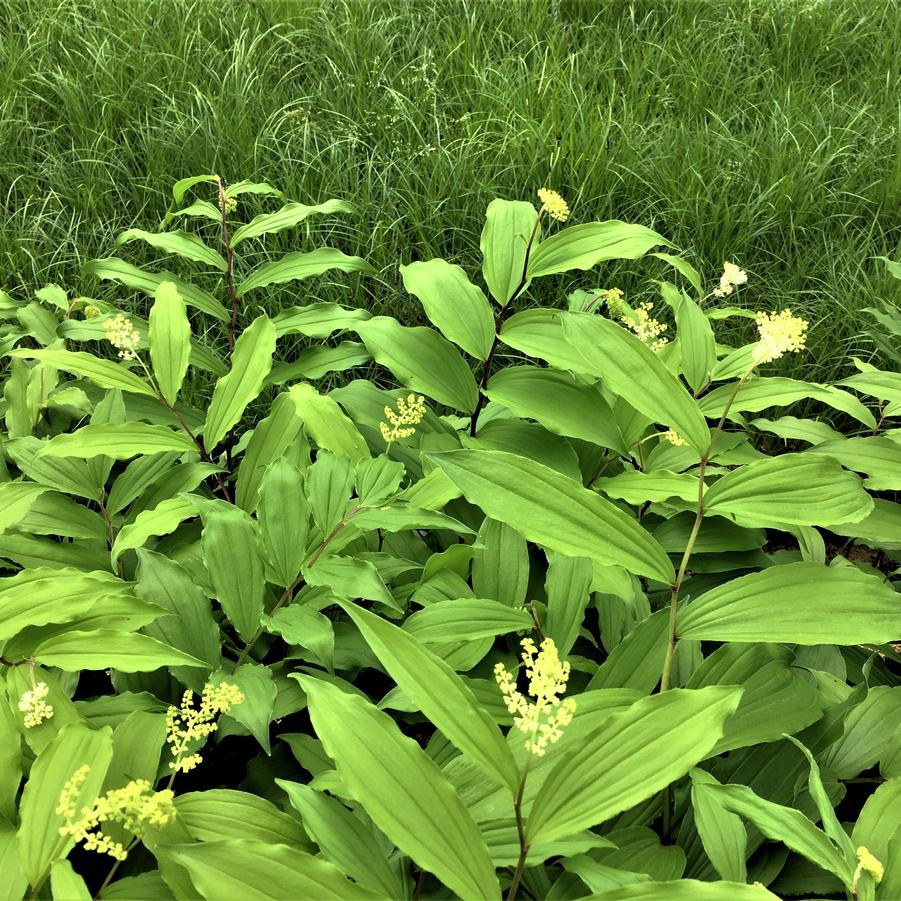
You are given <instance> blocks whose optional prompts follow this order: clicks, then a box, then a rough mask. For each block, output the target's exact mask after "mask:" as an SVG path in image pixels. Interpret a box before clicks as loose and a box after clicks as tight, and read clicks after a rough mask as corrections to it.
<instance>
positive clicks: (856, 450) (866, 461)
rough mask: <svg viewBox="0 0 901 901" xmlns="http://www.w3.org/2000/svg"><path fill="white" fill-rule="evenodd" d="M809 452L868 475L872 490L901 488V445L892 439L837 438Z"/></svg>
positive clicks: (867, 482) (873, 437)
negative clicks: (827, 457)
mask: <svg viewBox="0 0 901 901" xmlns="http://www.w3.org/2000/svg"><path fill="white" fill-rule="evenodd" d="M807 453H816V454H826V455H827V456H829V457H832V458H833V459H835V460H838V462H839V463H841V464H842V466H846V467H847V468H848V469H853V470H854V471H855V472H862V473H865V474H866V475H867V476H869V478H868V479H867V481H866V486H867V488H868V489H869V490H870V491H897V490H899V489H901V444H899V443H898V442H897V441H892V439H891V438H881V437H877V436H874V435H871V436H869V437H866V438H863V437H861V438H835V439H832V440H831V441H824V442H823V443H822V444H818V445H817V446H816V447H815V448H814V449H813V451H808V452H807ZM833 521H835V520H833Z"/></svg>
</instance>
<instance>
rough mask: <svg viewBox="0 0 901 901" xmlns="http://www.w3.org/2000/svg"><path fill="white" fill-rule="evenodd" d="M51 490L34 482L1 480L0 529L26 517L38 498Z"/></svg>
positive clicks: (4, 528) (6, 527) (9, 526)
mask: <svg viewBox="0 0 901 901" xmlns="http://www.w3.org/2000/svg"><path fill="white" fill-rule="evenodd" d="M49 490H50V489H49V488H48V487H46V486H44V485H37V484H36V483H34V482H0V530H2V531H5V530H6V529H9V528H11V527H12V526H14V525H16V523H18V522H21V521H22V520H23V519H25V517H26V516H27V515H28V513H29V511H30V510H31V508H32V507H33V506H34V505H35V502H36V501H37V499H38V498H39V497H41V496H42V495H43V494H45V493H46V492H47V491H49Z"/></svg>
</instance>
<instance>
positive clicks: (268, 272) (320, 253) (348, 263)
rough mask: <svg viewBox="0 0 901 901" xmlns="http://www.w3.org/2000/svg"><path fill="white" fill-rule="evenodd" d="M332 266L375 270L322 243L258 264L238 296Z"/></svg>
mask: <svg viewBox="0 0 901 901" xmlns="http://www.w3.org/2000/svg"><path fill="white" fill-rule="evenodd" d="M329 269H339V270H340V271H341V272H366V273H368V274H369V275H374V274H375V269H373V268H372V266H370V265H369V263H367V262H366V260H364V259H362V258H361V257H351V256H348V255H347V254H346V253H342V252H341V251H340V250H336V249H335V248H334V247H320V248H319V249H318V250H311V251H309V252H308V253H301V252H296V253H287V254H285V255H284V256H283V257H282V258H281V259H279V260H273V261H272V262H271V263H263V265H262V266H258V267H257V268H256V269H254V270H253V271H252V272H251V273H250V275H248V276H247V278H245V279H244V281H243V282H241V284H240V285H238V297H243V296H244V295H245V294H246V293H247V292H248V291H254V290H256V289H257V288H265V287H266V286H267V285H282V284H284V283H285V282H296V281H301V280H302V279H305V278H312V277H313V276H314V275H322V273H323V272H328V271H329Z"/></svg>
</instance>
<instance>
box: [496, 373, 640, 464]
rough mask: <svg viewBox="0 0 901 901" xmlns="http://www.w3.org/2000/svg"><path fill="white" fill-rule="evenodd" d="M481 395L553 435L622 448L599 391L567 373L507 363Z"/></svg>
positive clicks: (614, 421) (612, 420)
mask: <svg viewBox="0 0 901 901" xmlns="http://www.w3.org/2000/svg"><path fill="white" fill-rule="evenodd" d="M485 395H486V397H488V399H489V400H493V401H494V402H495V403H499V404H502V405H503V406H505V407H507V408H508V409H509V410H511V411H512V412H513V413H515V414H516V415H517V416H522V417H525V418H528V419H534V420H535V421H536V422H539V423H541V425H543V426H544V427H545V428H546V429H547V430H548V431H550V432H553V433H554V434H555V435H564V436H565V437H569V438H581V439H583V440H584V441H590V442H592V443H593V444H597V445H600V446H601V447H610V448H614V449H615V450H618V451H621V452H622V453H625V451H626V447H625V444H624V443H623V438H622V435H621V434H620V431H619V427H618V426H617V424H616V418H615V416H614V414H613V411H612V410H611V409H610V405H609V404H608V403H607V401H605V400H604V397H603V395H602V394H601V392H600V391H599V390H598V388H597V387H595V386H594V385H586V384H584V383H582V382H579V381H577V380H576V379H575V378H573V376H572V375H571V374H570V373H567V372H559V371H557V370H554V369H541V368H539V367H537V366H507V367H506V368H504V369H502V370H500V372H498V373H497V374H496V375H494V376H492V377H491V379H490V381H489V382H488V386H487V388H486V390H485Z"/></svg>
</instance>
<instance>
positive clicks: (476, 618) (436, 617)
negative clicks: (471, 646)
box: [404, 598, 533, 644]
mask: <svg viewBox="0 0 901 901" xmlns="http://www.w3.org/2000/svg"><path fill="white" fill-rule="evenodd" d="M532 625H533V621H532V615H531V614H530V613H529V612H528V611H527V610H524V609H523V608H522V607H518V608H513V607H510V606H508V605H507V604H503V603H501V602H500V601H493V600H489V599H488V598H453V599H450V600H446V601H435V602H434V603H433V604H429V605H428V607H424V608H423V609H422V610H418V611H417V612H416V613H414V614H413V615H412V616H409V617H407V619H406V620H405V621H404V631H406V632H409V634H410V635H413V636H415V637H416V639H417V640H418V641H421V642H425V643H427V644H434V643H436V642H444V641H473V640H474V639H476V638H493V637H494V636H495V635H504V634H506V633H508V632H522V631H524V630H527V629H531V628H532Z"/></svg>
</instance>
